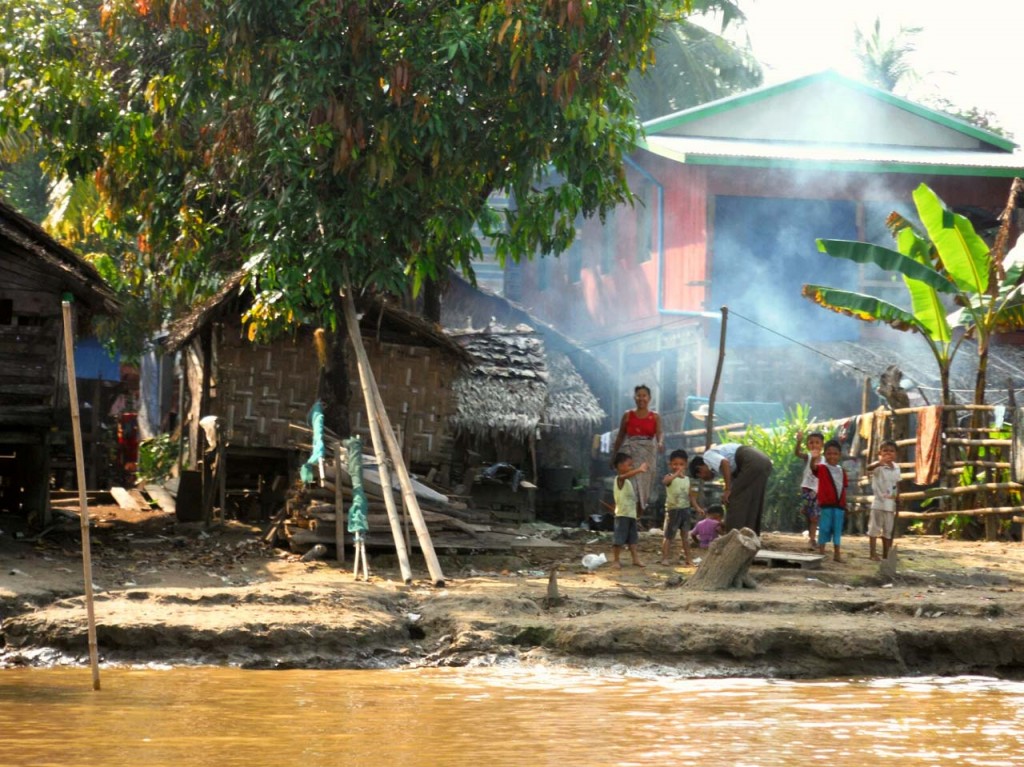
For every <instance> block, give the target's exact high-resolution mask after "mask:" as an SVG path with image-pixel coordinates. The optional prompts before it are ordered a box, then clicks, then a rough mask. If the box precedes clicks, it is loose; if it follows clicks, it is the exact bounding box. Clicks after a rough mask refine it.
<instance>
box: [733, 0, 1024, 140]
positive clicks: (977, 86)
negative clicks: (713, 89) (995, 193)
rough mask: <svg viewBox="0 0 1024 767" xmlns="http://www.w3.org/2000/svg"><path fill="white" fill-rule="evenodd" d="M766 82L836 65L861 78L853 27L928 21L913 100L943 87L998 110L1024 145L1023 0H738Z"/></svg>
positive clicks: (887, 27)
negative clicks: (876, 20) (878, 21)
mask: <svg viewBox="0 0 1024 767" xmlns="http://www.w3.org/2000/svg"><path fill="white" fill-rule="evenodd" d="M739 6H740V8H741V9H742V10H743V12H744V13H745V14H746V16H747V24H746V26H745V31H746V34H747V35H748V36H749V38H750V42H751V46H752V48H753V53H754V56H755V57H756V58H757V59H758V60H759V61H760V62H761V63H762V66H763V67H764V70H765V84H766V85H771V84H774V83H777V82H781V81H783V80H788V79H791V78H793V77H799V76H801V75H804V74H809V73H812V72H817V71H820V70H822V69H828V68H833V69H836V70H838V71H840V72H842V73H844V74H847V75H851V76H853V77H858V78H859V68H858V65H857V61H856V58H855V57H854V55H853V53H852V50H853V47H854V29H855V28H856V27H858V26H859V27H860V28H861V29H862V30H864V31H865V32H869V31H870V29H871V28H872V27H873V24H874V20H875V18H876V17H878V18H881V20H882V33H883V35H884V36H893V35H895V34H896V33H897V32H898V31H899V29H900V27H901V26H902V27H921V28H922V31H921V32H920V33H918V34H917V35H916V36H914V37H913V38H912V39H913V41H914V42H915V46H916V51H915V52H914V53H913V54H911V57H910V61H911V63H912V64H913V66H914V68H915V69H916V70H917V72H918V73H919V74H920V75H922V81H921V82H919V83H917V84H915V85H914V86H913V87H912V88H911V89H910V90H908V91H907V92H906V93H900V95H902V96H905V97H907V98H909V99H911V100H913V101H920V100H922V99H923V98H924V97H925V96H926V95H930V94H938V95H941V96H944V97H945V98H947V99H949V100H950V101H952V102H953V103H955V104H957V105H958V106H961V107H964V108H967V107H972V106H976V107H978V108H979V109H982V110H985V111H989V112H992V113H994V114H995V115H996V120H997V122H998V124H1000V125H1001V126H1002V127H1003V128H1005V129H1007V130H1009V131H1011V132H1012V133H1013V134H1014V140H1015V141H1016V142H1017V143H1018V144H1021V145H1024V0H971V1H970V2H953V0H739Z"/></svg>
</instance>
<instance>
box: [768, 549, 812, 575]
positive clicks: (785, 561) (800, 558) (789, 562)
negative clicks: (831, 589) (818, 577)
mask: <svg viewBox="0 0 1024 767" xmlns="http://www.w3.org/2000/svg"><path fill="white" fill-rule="evenodd" d="M824 559H825V557H824V556H822V555H821V554H812V553H811V552H808V553H806V554H803V553H798V552H796V551H768V550H767V549H761V550H760V551H758V552H757V554H755V555H754V562H755V564H760V565H767V566H768V567H790V568H798V569H801V570H820V569H821V562H822V560H824Z"/></svg>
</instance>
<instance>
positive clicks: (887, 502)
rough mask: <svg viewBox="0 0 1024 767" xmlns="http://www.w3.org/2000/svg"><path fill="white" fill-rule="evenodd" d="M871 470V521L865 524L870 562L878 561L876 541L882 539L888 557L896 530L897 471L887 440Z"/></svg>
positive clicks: (889, 441) (892, 450)
mask: <svg viewBox="0 0 1024 767" xmlns="http://www.w3.org/2000/svg"><path fill="white" fill-rule="evenodd" d="M868 468H869V469H870V470H871V490H872V491H873V493H874V500H872V502H871V517H870V519H869V520H868V540H869V541H870V547H871V559H873V560H874V561H876V562H877V561H879V556H878V552H877V551H876V549H875V545H876V541H877V539H878V538H879V536H881V538H882V556H881V559H885V558H886V557H888V556H889V549H890V548H892V538H893V531H894V530H895V529H896V497H897V495H898V493H899V484H900V467H899V466H897V465H896V443H895V442H893V441H892V440H891V439H889V440H886V441H885V442H883V443H882V444H881V445H879V447H878V460H877V461H876V462H875V463H873V464H871V466H869V467H868Z"/></svg>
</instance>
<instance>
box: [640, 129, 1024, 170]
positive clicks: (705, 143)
mask: <svg viewBox="0 0 1024 767" xmlns="http://www.w3.org/2000/svg"><path fill="white" fill-rule="evenodd" d="M640 146H641V148H643V149H646V150H647V151H649V152H652V153H654V154H657V155H660V156H661V157H665V158H667V159H670V160H674V161H676V162H680V163H685V164H687V165H718V166H730V167H747V168H793V169H801V170H820V171H844V172H868V173H911V174H915V175H942V176H977V177H992V178H1013V177H1015V176H1024V153H1019V152H1018V153H1013V154H1010V153H1007V152H978V151H968V150H951V149H919V148H913V147H879V146H874V147H872V146H849V145H833V144H812V145H808V144H796V143H794V144H786V143H783V142H768V141H740V140H735V139H708V138H699V137H690V136H658V135H654V136H648V137H647V139H646V140H645V141H642V142H641V143H640Z"/></svg>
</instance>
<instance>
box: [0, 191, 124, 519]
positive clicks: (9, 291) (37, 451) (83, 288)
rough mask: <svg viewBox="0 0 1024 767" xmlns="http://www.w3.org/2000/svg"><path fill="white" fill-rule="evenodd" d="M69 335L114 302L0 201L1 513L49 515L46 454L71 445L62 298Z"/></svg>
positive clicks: (85, 329) (80, 263) (84, 329)
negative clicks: (67, 304) (68, 312)
mask: <svg viewBox="0 0 1024 767" xmlns="http://www.w3.org/2000/svg"><path fill="white" fill-rule="evenodd" d="M66 296H70V297H71V298H72V301H71V303H72V309H73V315H74V322H75V330H76V337H78V336H82V335H88V333H89V329H90V327H91V320H92V318H93V317H95V316H97V315H113V314H117V313H118V312H119V307H118V304H117V301H116V299H115V296H114V293H113V291H112V290H111V289H110V287H109V286H108V285H107V284H106V283H105V282H104V281H103V279H102V277H100V275H99V273H98V272H97V271H96V270H95V269H94V268H93V267H92V265H91V264H89V263H88V262H86V261H85V260H84V259H82V258H81V257H80V256H78V255H77V254H76V253H74V252H73V251H71V250H70V249H68V248H66V247H64V246H63V245H61V244H60V243H58V242H57V241H56V240H54V239H53V238H51V237H50V236H49V235H47V234H46V232H44V231H43V229H42V228H40V227H39V226H37V225H36V224H34V223H33V222H31V221H30V220H28V219H27V218H25V217H24V216H23V215H21V214H20V213H18V212H17V211H16V210H14V209H13V208H12V207H10V206H9V205H8V204H7V203H5V202H3V201H2V200H0V512H2V511H5V512H8V513H16V514H19V515H23V516H24V517H26V518H27V520H28V522H29V523H30V524H32V525H34V526H41V525H45V524H47V523H48V521H49V517H50V505H49V489H50V473H51V454H52V452H53V451H54V449H55V448H56V447H57V446H59V445H62V444H70V438H69V435H70V431H71V420H70V408H69V401H70V400H69V396H68V378H67V363H66V357H65V352H64V349H65V346H64V320H63V309H62V302H63V300H64V299H65V297H66Z"/></svg>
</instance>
